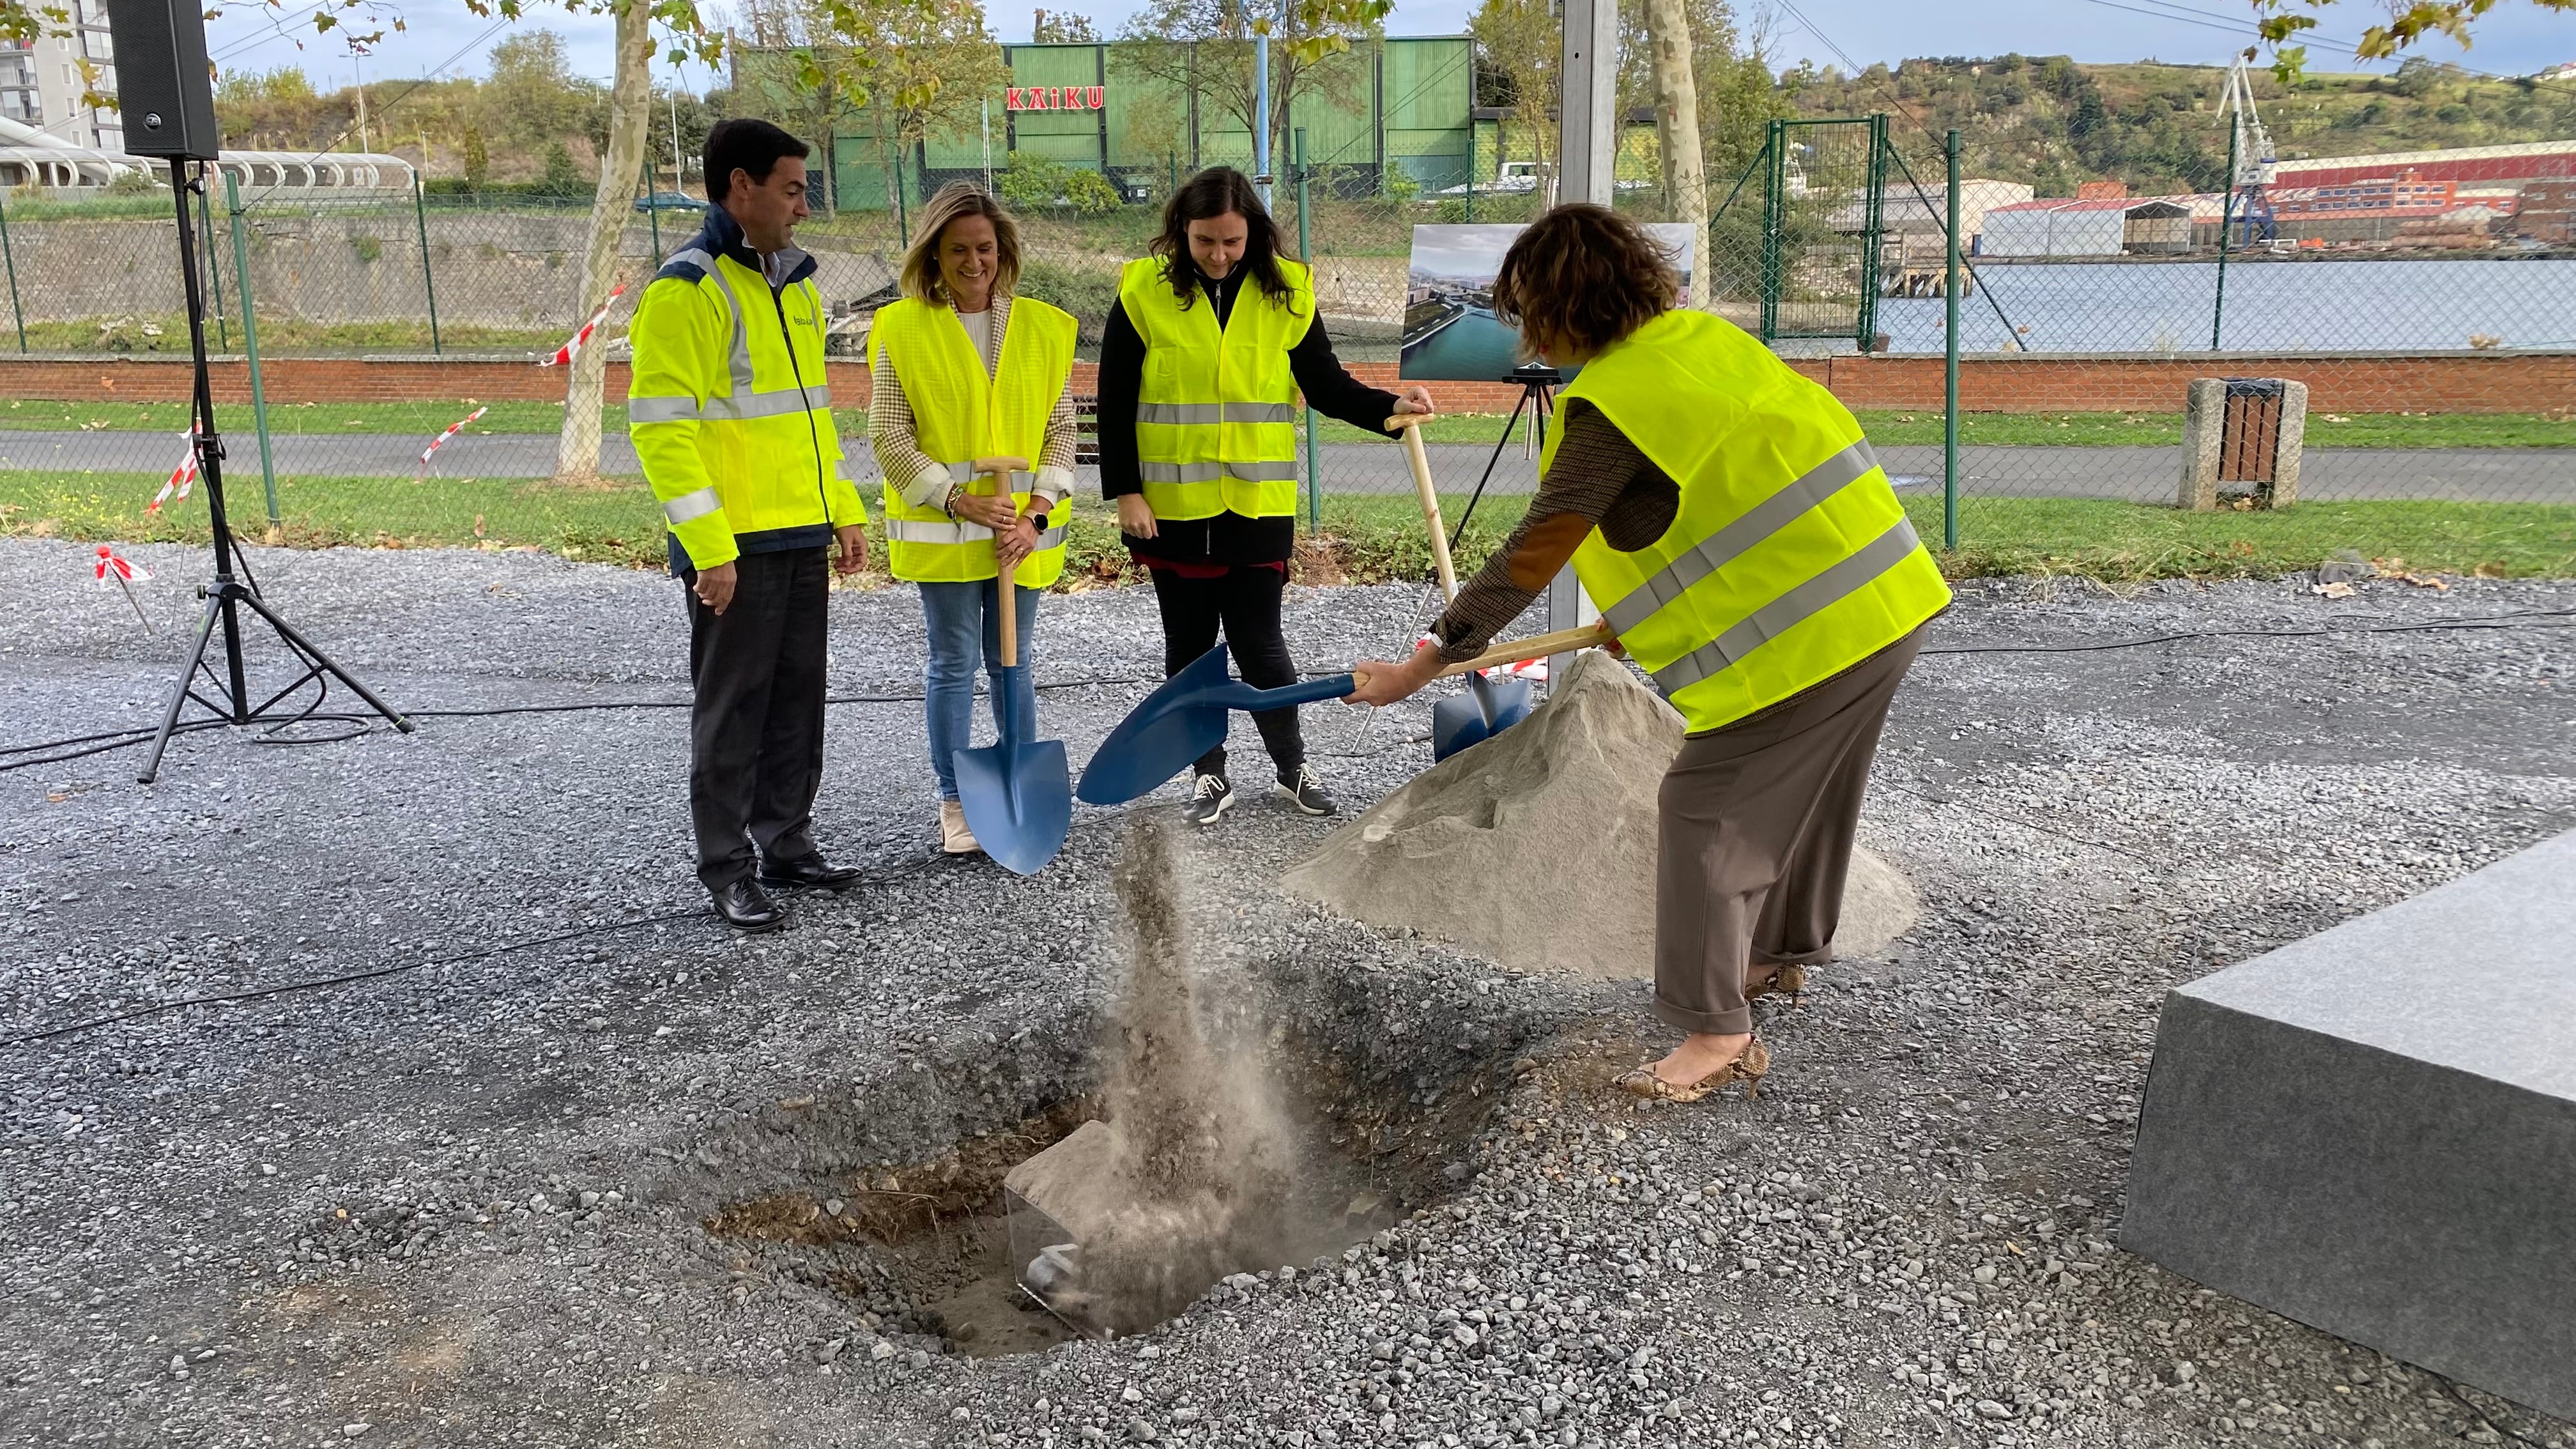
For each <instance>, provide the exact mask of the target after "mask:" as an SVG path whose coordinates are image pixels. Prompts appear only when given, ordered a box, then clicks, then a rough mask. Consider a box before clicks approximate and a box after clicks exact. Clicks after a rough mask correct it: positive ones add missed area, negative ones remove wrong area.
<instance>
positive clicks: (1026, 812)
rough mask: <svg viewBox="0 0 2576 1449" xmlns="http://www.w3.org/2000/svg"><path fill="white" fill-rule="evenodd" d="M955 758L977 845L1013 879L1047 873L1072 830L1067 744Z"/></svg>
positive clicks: (1011, 746) (960, 798) (999, 747)
mask: <svg viewBox="0 0 2576 1449" xmlns="http://www.w3.org/2000/svg"><path fill="white" fill-rule="evenodd" d="M955 758H956V765H955V768H956V771H957V803H958V804H959V805H960V806H963V807H964V808H965V811H966V828H967V829H969V830H972V831H974V832H975V843H976V844H978V845H981V846H982V847H984V853H985V854H986V855H989V856H991V857H992V858H993V860H994V861H995V863H997V864H999V865H1000V866H1001V867H1002V868H1003V869H1004V870H1007V871H1010V872H1011V873H1012V874H1014V875H1035V874H1037V873H1038V872H1039V871H1041V870H1044V869H1045V868H1046V865H1047V862H1048V861H1051V860H1053V859H1055V857H1056V852H1058V851H1060V850H1062V849H1064V838H1065V835H1066V834H1067V832H1069V831H1071V830H1072V829H1073V791H1072V788H1071V786H1070V784H1069V781H1070V779H1071V774H1072V772H1071V769H1070V767H1069V766H1068V765H1067V764H1066V762H1065V757H1064V741H1062V740H1036V741H1031V742H1025V743H1023V742H1015V741H1004V742H1002V743H1000V744H994V745H986V746H984V747H983V748H981V749H972V750H959V751H958V752H957V754H956V757H955Z"/></svg>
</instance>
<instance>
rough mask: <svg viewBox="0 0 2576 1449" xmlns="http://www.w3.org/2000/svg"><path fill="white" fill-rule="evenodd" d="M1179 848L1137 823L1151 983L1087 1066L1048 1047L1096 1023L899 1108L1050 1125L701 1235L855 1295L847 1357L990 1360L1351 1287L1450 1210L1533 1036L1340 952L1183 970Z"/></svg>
mask: <svg viewBox="0 0 2576 1449" xmlns="http://www.w3.org/2000/svg"><path fill="white" fill-rule="evenodd" d="M1169 850H1170V847H1169V846H1168V844H1167V843H1166V842H1164V841H1163V839H1162V837H1161V836H1160V835H1159V833H1157V832H1155V831H1153V830H1151V829H1148V830H1143V831H1140V832H1139V834H1138V835H1137V836H1136V837H1135V838H1134V839H1133V840H1131V842H1130V849H1129V861H1128V862H1127V863H1125V864H1122V866H1121V868H1120V872H1119V881H1118V884H1119V891H1120V896H1121V899H1122V903H1123V904H1125V905H1126V907H1127V909H1128V915H1129V919H1130V924H1131V927H1132V937H1131V939H1132V941H1133V944H1134V946H1135V967H1134V974H1133V976H1132V977H1131V979H1130V981H1129V982H1128V983H1127V986H1126V989H1125V990H1124V991H1123V992H1122V994H1121V997H1120V999H1119V1000H1118V1001H1116V1002H1114V1003H1112V1004H1111V1005H1110V1006H1109V1007H1108V1008H1106V1011H1107V1020H1106V1021H1099V1022H1092V1023H1089V1031H1088V1036H1087V1040H1089V1041H1091V1042H1097V1043H1099V1044H1100V1050H1099V1052H1098V1054H1097V1059H1096V1060H1091V1061H1077V1062H1067V1061H1065V1060H1063V1059H1062V1056H1063V1048H1061V1047H1059V1046H1053V1045H1050V1043H1052V1042H1061V1041H1064V1040H1067V1039H1068V1033H1081V1032H1082V1031H1083V1027H1082V1026H1079V1025H1068V1026H1067V1027H1065V1028H1064V1029H1062V1030H1058V1029H1055V1028H1052V1027H1048V1028H1041V1029H1036V1030H1026V1031H1022V1032H1020V1033H1019V1034H1018V1035H1016V1036H1014V1037H1012V1038H1011V1039H1010V1040H1009V1041H1007V1042H1001V1043H999V1044H997V1045H995V1044H988V1045H987V1046H986V1048H985V1049H984V1050H983V1051H982V1052H980V1053H978V1054H976V1055H974V1056H971V1057H961V1058H960V1059H958V1060H956V1061H953V1062H950V1063H947V1064H945V1065H944V1066H943V1065H929V1066H928V1070H927V1071H926V1072H922V1073H919V1074H915V1075H912V1076H911V1077H909V1079H908V1080H907V1082H906V1084H905V1085H904V1086H903V1087H902V1088H901V1089H893V1088H889V1089H888V1091H887V1096H888V1099H889V1100H888V1103H887V1105H888V1106H889V1108H894V1107H895V1103H894V1101H893V1100H892V1099H893V1098H894V1097H896V1096H897V1095H899V1094H903V1093H908V1094H910V1095H911V1096H912V1097H914V1098H916V1099H917V1098H918V1097H919V1096H920V1095H921V1094H923V1093H924V1092H928V1091H936V1090H940V1089H942V1088H941V1084H943V1083H953V1084H954V1086H953V1089H952V1090H953V1091H954V1093H955V1094H956V1095H957V1096H958V1097H960V1098H964V1097H968V1096H973V1095H977V1094H978V1093H979V1089H981V1088H982V1087H983V1084H985V1083H990V1082H995V1081H1002V1082H1015V1083H1018V1084H1020V1086H1021V1088H1022V1091H1021V1092H1020V1093H1019V1094H1018V1100H1020V1101H1022V1102H1033V1105H1034V1106H1035V1110H1033V1111H1028V1112H1027V1115H1025V1116H1023V1117H1021V1118H1019V1120H1017V1121H1015V1122H1012V1123H1010V1124H1009V1125H1007V1126H1001V1127H997V1128H986V1129H985V1130H983V1131H981V1132H980V1133H977V1134H975V1135H971V1136H970V1135H966V1134H965V1133H963V1132H960V1133H959V1134H958V1136H956V1137H952V1138H951V1139H950V1140H951V1145H950V1146H949V1148H948V1149H947V1150H946V1151H943V1152H941V1153H939V1154H937V1155H935V1156H929V1157H924V1158H920V1159H917V1160H914V1161H911V1162H909V1163H907V1164H905V1165H900V1166H867V1167H852V1166H842V1167H840V1168H838V1169H837V1170H832V1171H827V1172H819V1173H814V1172H809V1173H806V1174H801V1175H802V1176H803V1177H804V1180H803V1181H802V1182H800V1183H797V1184H795V1185H793V1186H785V1187H773V1188H771V1189H768V1190H765V1191H761V1192H758V1193H756V1194H752V1195H747V1196H746V1195H739V1188H737V1189H736V1190H735V1192H734V1193H733V1194H722V1191H721V1189H719V1193H720V1194H721V1195H720V1197H719V1201H720V1202H721V1206H718V1207H716V1208H715V1210H714V1211H712V1212H711V1213H709V1214H708V1215H707V1216H706V1217H705V1218H704V1219H703V1223H704V1226H705V1228H706V1230H707V1232H708V1233H709V1234H711V1235H712V1236H713V1237H715V1238H716V1239H718V1240H722V1241H727V1242H730V1243H732V1244H735V1245H737V1246H738V1247H741V1248H744V1249H750V1250H753V1255H754V1256H757V1257H763V1258H766V1259H768V1260H769V1262H770V1265H771V1266H772V1267H773V1268H774V1269H776V1270H779V1271H783V1272H784V1273H786V1274H788V1275H791V1276H795V1277H799V1278H803V1279H806V1280H808V1281H813V1282H818V1283H822V1284H825V1285H828V1286H829V1287H831V1288H833V1289H835V1290H837V1291H838V1292H840V1293H841V1294H842V1295H844V1296H845V1297H846V1298H847V1299H848V1300H849V1302H850V1303H851V1305H852V1307H853V1309H854V1310H855V1311H856V1312H857V1313H859V1314H860V1315H862V1321H863V1323H864V1325H865V1327H866V1328H867V1329H868V1330H870V1332H869V1333H868V1334H865V1335H860V1336H857V1337H856V1338H854V1342H857V1343H859V1344H862V1345H864V1347H863V1348H862V1349H859V1350H854V1351H858V1352H865V1353H868V1354H872V1355H874V1356H877V1357H887V1356H892V1355H895V1354H907V1355H909V1354H916V1353H931V1352H953V1353H962V1354H966V1355H969V1356H972V1357H978V1358H981V1357H990V1356H994V1355H1000V1354H1012V1353H1023V1352H1030V1351H1036V1350H1042V1349H1044V1348H1046V1347H1048V1346H1050V1345H1052V1344H1055V1343H1058V1342H1061V1341H1063V1340H1064V1339H1066V1338H1069V1337H1072V1336H1075V1335H1076V1334H1101V1333H1115V1334H1119V1335H1125V1334H1132V1333H1136V1332H1141V1331H1143V1330H1145V1329H1148V1328H1151V1327H1152V1326H1153V1325H1155V1324H1156V1323H1159V1322H1161V1321H1163V1320H1165V1319H1167V1318H1169V1317H1172V1316H1174V1315H1175V1314H1178V1313H1181V1312H1184V1311H1186V1310H1187V1309H1188V1308H1189V1307H1190V1305H1191V1304H1192V1303H1194V1302H1195V1301H1197V1300H1198V1299H1200V1298H1201V1297H1202V1296H1204V1295H1205V1294H1206V1293H1207V1292H1208V1291H1209V1290H1210V1289H1211V1288H1212V1287H1216V1288H1217V1291H1218V1292H1220V1293H1229V1294H1230V1293H1234V1292H1238V1291H1243V1292H1249V1291H1254V1290H1256V1289H1257V1288H1259V1286H1260V1283H1264V1282H1266V1283H1271V1284H1281V1283H1283V1282H1294V1281H1295V1280H1297V1279H1308V1280H1310V1281H1311V1279H1312V1277H1313V1276H1314V1275H1316V1274H1318V1273H1322V1272H1333V1273H1338V1272H1340V1271H1341V1270H1342V1269H1343V1267H1344V1266H1345V1265H1344V1263H1343V1262H1342V1260H1341V1259H1340V1258H1339V1257H1338V1256H1337V1255H1339V1254H1341V1253H1342V1252H1344V1251H1345V1250H1346V1249H1352V1250H1355V1249H1357V1247H1358V1245H1361V1244H1364V1243H1366V1242H1367V1241H1368V1239H1369V1238H1370V1237H1371V1236H1372V1235H1374V1234H1376V1233H1378V1232H1379V1231H1381V1230H1383V1229H1385V1228H1388V1227H1391V1226H1393V1225H1394V1224H1395V1223H1396V1222H1398V1221H1400V1220H1401V1219H1402V1218H1403V1217H1405V1216H1406V1215H1407V1214H1409V1213H1412V1212H1416V1211H1419V1210H1422V1209H1425V1208H1428V1207H1432V1206H1435V1205H1437V1204H1439V1203H1441V1202H1443V1201H1445V1200H1446V1199H1447V1198H1448V1197H1449V1196H1450V1195H1451V1194H1453V1193H1454V1192H1456V1191H1457V1190H1458V1188H1459V1186H1460V1185H1461V1184H1463V1183H1464V1182H1466V1181H1467V1180H1468V1179H1469V1177H1470V1175H1471V1171H1470V1166H1469V1161H1470V1157H1471V1152H1472V1146H1473V1143H1474V1140H1475V1138H1476V1137H1477V1135H1478V1134H1479V1133H1480V1132H1482V1131H1483V1130H1484V1129H1485V1127H1486V1125H1487V1123H1488V1121H1489V1119H1490V1118H1492V1116H1493V1115H1494V1112H1495V1109H1496V1108H1497V1107H1498V1106H1499V1105H1500V1103H1501V1101H1502V1099H1503V1095H1504V1091H1505V1089H1506V1088H1508V1087H1509V1085H1510V1083H1511V1081H1512V1079H1513V1077H1514V1075H1515V1073H1516V1072H1518V1071H1525V1070H1528V1069H1529V1068H1530V1066H1531V1065H1532V1064H1531V1063H1530V1062H1529V1061H1528V1059H1527V1058H1524V1057H1520V1056H1519V1055H1518V1049H1519V1048H1520V1047H1521V1045H1523V1044H1524V1043H1525V1042H1526V1041H1527V1040H1528V1039H1529V1038H1531V1037H1532V1036H1534V1035H1536V1034H1538V1033H1539V1032H1540V1031H1542V1030H1543V1029H1544V1028H1543V1026H1542V1025H1541V1024H1540V1023H1537V1022H1534V1021H1529V1020H1525V1019H1521V1018H1518V1017H1515V1016H1513V1015H1512V1014H1511V1013H1510V1012H1508V1011H1504V1010H1500V1009H1497V1008H1495V1006H1494V1005H1493V1004H1492V1003H1490V1002H1488V1001H1487V999H1486V998H1484V997H1482V996H1479V995H1477V994H1475V993H1472V992H1463V991H1462V992H1458V993H1457V996H1458V997H1460V998H1463V999H1450V1000H1446V1001H1443V1000H1441V999H1439V997H1440V992H1438V991H1436V990H1433V989H1431V988H1432V986H1433V983H1428V982H1425V981H1421V980H1407V979H1406V978H1405V976H1404V974H1403V973H1397V972H1387V971H1383V970H1375V971H1372V970H1367V969H1364V968H1362V967H1361V966H1360V965H1359V963H1356V962H1348V961H1343V962H1336V961H1334V960H1331V959H1329V956H1328V953H1309V952H1301V951H1294V950H1291V951H1286V952H1282V953H1280V954H1278V955H1277V956H1275V957H1274V958H1272V959H1270V960H1266V961H1261V962H1257V963H1253V965H1252V969H1251V970H1249V971H1244V970H1239V969H1235V968H1232V967H1229V968H1228V969H1226V970H1224V971H1220V972H1207V973H1201V972H1199V971H1196V970H1193V969H1190V968H1189V965H1188V963H1189V961H1190V957H1189V954H1188V950H1187V945H1188V942H1187V932H1186V930H1185V929H1184V927H1183V924H1182V921H1183V917H1182V912H1181V911H1180V910H1179V909H1178V908H1177V907H1176V906H1175V905H1174V903H1173V900H1172V894H1171V891H1170V890H1169V887H1168V882H1169V881H1170V880H1171V879H1172V878H1173V876H1174V875H1175V873H1176V872H1175V871H1174V869H1173V862H1172V860H1171V858H1170V855H1169ZM1158 883H1161V884H1158ZM1050 1054H1052V1059H1051V1058H1050ZM1031 1088H1034V1089H1036V1090H1035V1092H1031V1091H1029V1090H1028V1089H1031ZM1050 1088H1051V1090H1050ZM984 1099H985V1100H989V1097H986V1098H984ZM855 1105H856V1106H857V1107H858V1109H859V1111H860V1114H861V1117H862V1119H864V1117H865V1115H866V1114H867V1113H868V1112H869V1111H870V1110H871V1107H872V1105H873V1104H871V1103H870V1102H869V1101H867V1100H866V1099H864V1098H863V1099H862V1100H861V1101H860V1102H858V1103H856V1104H855ZM903 1105H904V1106H912V1105H915V1104H914V1103H912V1102H906V1103H904V1104H903ZM898 1110H899V1109H898ZM1024 1110H1025V1109H1024ZM964 1115H966V1116H968V1117H969V1118H971V1116H972V1115H973V1114H971V1113H968V1114H964ZM988 1120H989V1119H988ZM958 1125H959V1126H960V1127H964V1126H966V1124H965V1123H964V1122H960V1123H959V1124H958ZM961 1139H962V1140H961ZM853 1145H855V1144H853ZM747 1266H749V1265H748V1264H747V1263H738V1264H737V1267H747ZM1239 1274H1251V1275H1254V1277H1255V1278H1256V1279H1258V1280H1259V1282H1252V1281H1246V1280H1244V1279H1242V1278H1238V1277H1236V1276H1235V1275H1239ZM1220 1284H1224V1285H1226V1286H1223V1287H1218V1285H1220ZM1041 1294H1043V1295H1044V1298H1043V1300H1041V1297H1040V1295H1041Z"/></svg>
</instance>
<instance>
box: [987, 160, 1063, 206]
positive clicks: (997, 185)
mask: <svg viewBox="0 0 2576 1449" xmlns="http://www.w3.org/2000/svg"><path fill="white" fill-rule="evenodd" d="M993 186H994V189H995V190H997V191H999V192H1001V193H1002V200H1003V201H1005V202H1007V203H1009V204H1010V205H1011V206H1012V207H1014V208H1016V209H1018V210H1021V211H1052V210H1054V209H1055V207H1056V205H1057V203H1058V200H1059V199H1060V198H1061V197H1062V196H1063V195H1064V188H1065V171H1064V167H1063V166H1062V165H1061V164H1059V163H1057V162H1054V161H1050V160H1048V159H1047V158H1046V157H1044V156H1036V155H1031V154H1030V153H1028V152H1026V151H1014V152H1012V153H1011V164H1010V166H1009V167H1008V168H1007V169H1005V170H1004V171H1003V172H1002V174H1001V175H1000V176H997V177H995V178H994V180H993Z"/></svg>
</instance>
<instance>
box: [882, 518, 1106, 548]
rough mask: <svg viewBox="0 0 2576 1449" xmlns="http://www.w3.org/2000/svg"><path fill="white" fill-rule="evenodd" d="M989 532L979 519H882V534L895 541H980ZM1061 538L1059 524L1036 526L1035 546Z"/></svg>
mask: <svg viewBox="0 0 2576 1449" xmlns="http://www.w3.org/2000/svg"><path fill="white" fill-rule="evenodd" d="M992 536H993V530H991V529H989V528H986V527H985V526H984V525H982V524H980V523H922V522H919V521H917V520H914V519H910V518H889V519H887V520H886V537H887V538H889V539H891V540H893V541H894V542H896V543H982V542H984V541H985V540H987V539H989V538H991V537H992ZM1063 542H1064V530H1063V529H1061V528H1041V529H1039V530H1038V547H1039V548H1041V549H1049V548H1054V547H1056V546H1057V545H1059V544H1062V543H1063Z"/></svg>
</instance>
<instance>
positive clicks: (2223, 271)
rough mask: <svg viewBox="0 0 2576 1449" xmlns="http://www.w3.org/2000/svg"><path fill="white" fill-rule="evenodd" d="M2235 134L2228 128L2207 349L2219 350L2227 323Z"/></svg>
mask: <svg viewBox="0 0 2576 1449" xmlns="http://www.w3.org/2000/svg"><path fill="white" fill-rule="evenodd" d="M2236 135H2237V128H2236V127H2233V126H2231V127H2229V128H2228V131H2227V199H2226V200H2225V201H2223V202H2221V203H2219V207H2218V295H2217V297H2216V298H2214V299H2213V300H2212V301H2211V302H2210V306H2209V350H2210V351H2212V352H2216V351H2217V350H2218V333H2219V329H2220V328H2222V327H2224V326H2226V325H2227V234H2228V233H2229V232H2231V231H2233V230H2235V229H2236Z"/></svg>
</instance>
